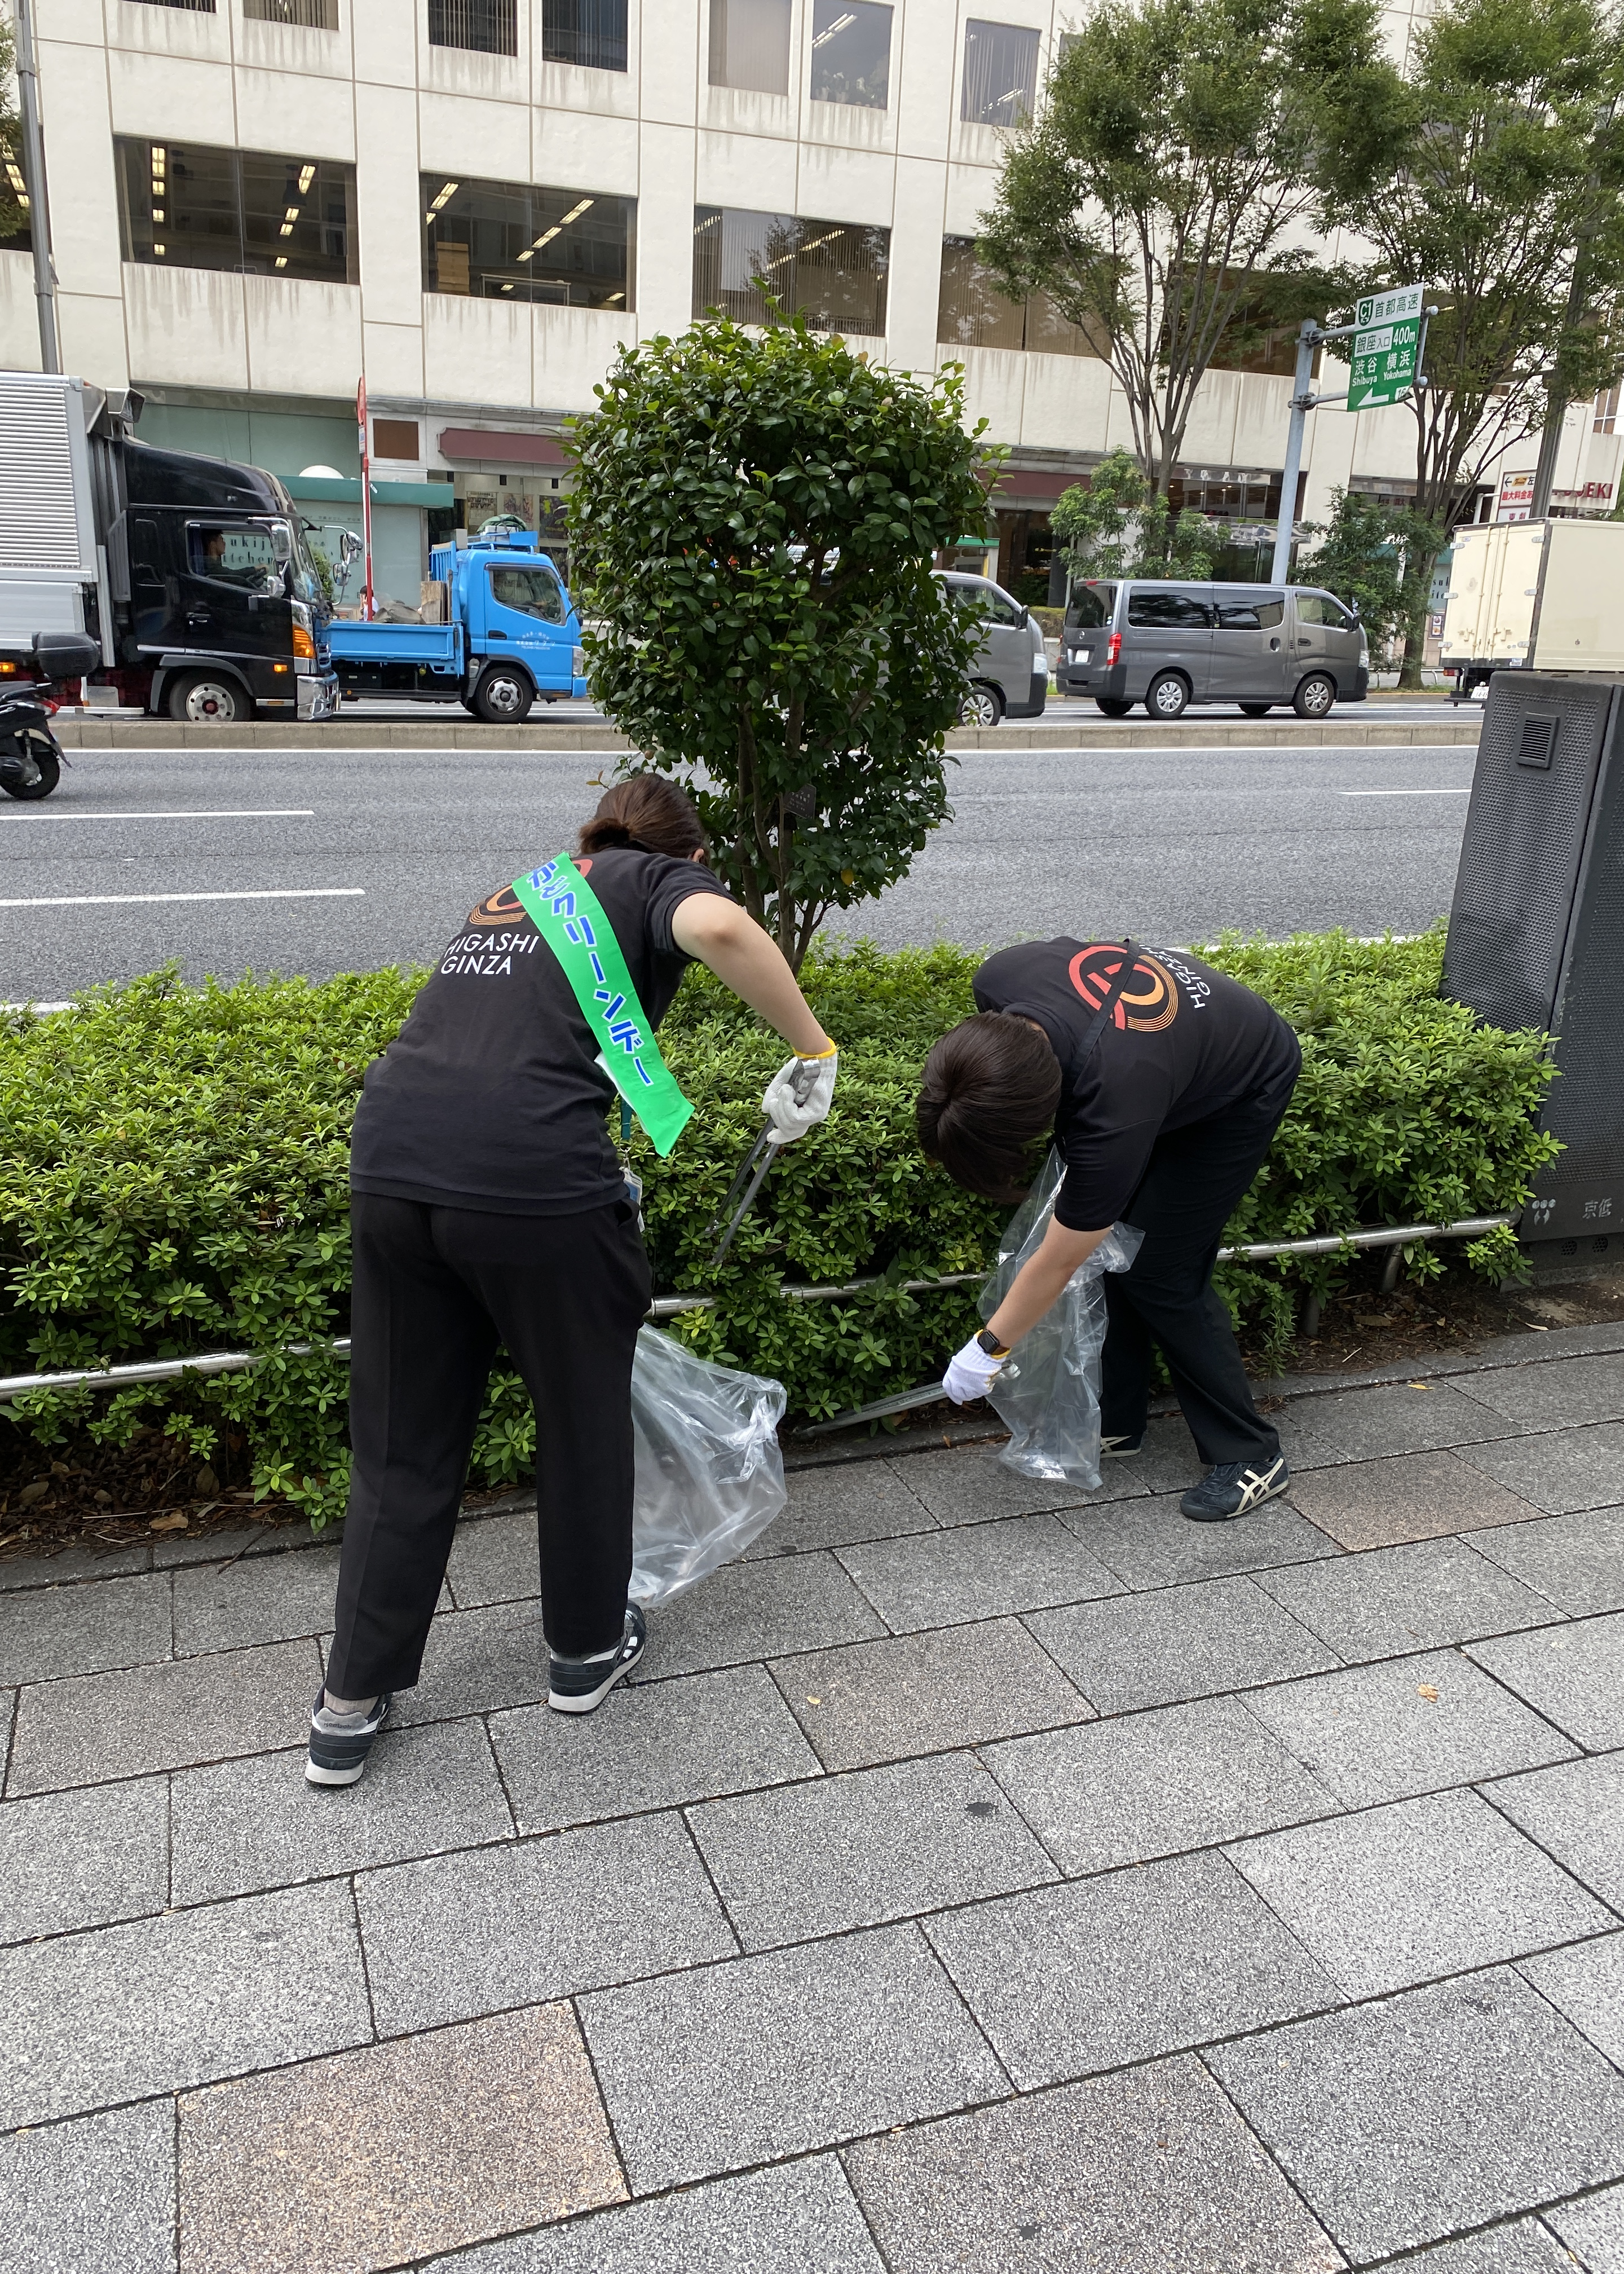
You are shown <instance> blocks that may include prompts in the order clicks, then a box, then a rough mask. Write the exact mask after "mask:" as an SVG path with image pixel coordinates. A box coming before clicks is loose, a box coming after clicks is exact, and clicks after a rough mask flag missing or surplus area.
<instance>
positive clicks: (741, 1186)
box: [705, 1058, 817, 1271]
mask: <svg viewBox="0 0 1624 2274" xmlns="http://www.w3.org/2000/svg"><path fill="white" fill-rule="evenodd" d="M816 1080H817V1060H816V1058H809V1059H807V1060H806V1061H804V1062H803V1063H802V1064H801V1065H799V1066H798V1067H797V1068H796V1069H795V1072H794V1073H793V1074H792V1075H791V1076H790V1078H789V1086H790V1093H791V1095H792V1096H793V1098H794V1101H795V1103H796V1104H797V1105H804V1104H805V1103H806V1102H807V1100H808V1097H809V1096H811V1095H812V1085H813V1083H814V1082H815V1081H816ZM793 1142H794V1140H793V1138H792V1137H786V1136H785V1135H784V1134H783V1133H782V1132H781V1131H780V1130H778V1128H776V1127H775V1126H773V1124H772V1123H771V1122H769V1123H768V1125H767V1126H766V1128H764V1129H763V1131H762V1133H761V1135H760V1136H759V1137H758V1138H757V1139H756V1142H755V1144H754V1145H752V1146H751V1148H750V1149H749V1152H748V1154H747V1155H746V1156H745V1159H744V1162H743V1164H742V1166H741V1169H740V1171H739V1173H738V1175H737V1176H736V1177H735V1178H733V1182H732V1184H731V1185H729V1186H728V1187H727V1196H726V1199H725V1200H724V1201H723V1202H722V1205H721V1207H720V1208H719V1209H718V1210H717V1212H716V1214H715V1215H714V1216H712V1217H711V1221H710V1223H709V1224H707V1225H706V1226H705V1230H706V1231H707V1232H712V1231H715V1230H716V1228H717V1226H718V1224H720V1223H721V1221H722V1219H723V1217H724V1216H727V1211H728V1209H733V1215H732V1216H730V1217H728V1223H727V1229H726V1231H725V1232H724V1233H723V1234H722V1238H721V1243H720V1245H719V1246H718V1248H717V1251H716V1254H714V1255H713V1256H712V1257H711V1269H712V1271H714V1270H715V1269H716V1267H717V1265H718V1263H719V1262H720V1261H721V1260H722V1258H723V1257H724V1256H725V1255H726V1253H727V1251H728V1249H729V1248H730V1247H731V1246H733V1234H734V1232H736V1231H738V1229H739V1227H740V1225H741V1224H742V1223H743V1222H744V1219H745V1218H746V1216H748V1214H749V1213H750V1209H751V1208H752V1206H753V1205H754V1203H755V1200H756V1193H758V1192H760V1190H761V1188H762V1186H763V1184H764V1183H765V1181H766V1177H767V1171H768V1170H769V1169H770V1168H771V1166H772V1163H773V1160H774V1158H775V1156H777V1154H778V1151H779V1150H780V1148H782V1147H784V1146H786V1145H791V1144H793ZM758 1164H759V1165H758ZM740 1193H743V1194H744V1197H743V1199H742V1200H740V1199H739V1195H740ZM734 1201H739V1205H738V1207H737V1208H733V1202H734Z"/></svg>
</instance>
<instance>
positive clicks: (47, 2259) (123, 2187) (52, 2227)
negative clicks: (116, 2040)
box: [0, 2100, 175, 2274]
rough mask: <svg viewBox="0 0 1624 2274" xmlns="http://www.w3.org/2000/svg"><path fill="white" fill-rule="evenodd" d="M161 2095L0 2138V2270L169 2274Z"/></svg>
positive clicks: (170, 2228) (167, 2107) (169, 2135)
mask: <svg viewBox="0 0 1624 2274" xmlns="http://www.w3.org/2000/svg"><path fill="white" fill-rule="evenodd" d="M174 2266H175V2110H174V2105H173V2104H172V2103H171V2102H169V2101H168V2100H163V2101H149V2102H148V2103H147V2105H146V2106H145V2107H144V2108H120V2109H117V2110H116V2111H114V2112H112V2113H111V2114H109V2115H105V2116H82V2117H80V2118H79V2119H78V2120H77V2121H75V2122H73V2123H71V2124H53V2125H50V2126H49V2127H47V2128H46V2129H45V2130H44V2131H39V2132H23V2133H17V2132H13V2133H11V2135H9V2136H8V2137H7V2138H5V2139H4V2140H0V2274H174Z"/></svg>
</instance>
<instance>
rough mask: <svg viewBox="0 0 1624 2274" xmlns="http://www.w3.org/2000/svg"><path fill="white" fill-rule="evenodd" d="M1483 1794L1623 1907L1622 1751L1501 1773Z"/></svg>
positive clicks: (1600, 1892) (1561, 1861)
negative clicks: (1527, 1771) (1529, 1770)
mask: <svg viewBox="0 0 1624 2274" xmlns="http://www.w3.org/2000/svg"><path fill="white" fill-rule="evenodd" d="M1484 1797H1485V1800H1488V1801H1491V1802H1492V1803H1493V1805H1494V1806H1495V1807H1496V1808H1498V1809H1499V1810H1500V1811H1501V1812H1502V1814H1504V1815H1507V1816H1508V1817H1509V1818H1511V1820H1512V1822H1513V1823H1514V1824H1518V1825H1521V1826H1522V1829H1523V1831H1524V1832H1526V1833H1527V1834H1529V1836H1530V1839H1534V1840H1537V1841H1538V1842H1539V1844H1540V1846H1541V1847H1542V1848H1544V1849H1547V1850H1548V1852H1549V1853H1550V1854H1551V1855H1553V1856H1555V1858H1556V1860H1557V1862H1558V1863H1559V1864H1562V1865H1564V1866H1565V1867H1566V1869H1567V1870H1568V1871H1571V1872H1572V1873H1573V1875H1574V1877H1575V1879H1582V1880H1583V1882H1584V1884H1585V1886H1587V1887H1590V1888H1591V1889H1593V1890H1594V1892H1595V1893H1596V1894H1598V1895H1599V1896H1600V1897H1601V1899H1602V1901H1604V1902H1605V1903H1610V1904H1611V1905H1612V1907H1613V1909H1614V1910H1615V1911H1620V1912H1624V1833H1621V1832H1620V1826H1624V1753H1605V1754H1602V1755H1600V1756H1598V1757H1597V1758H1592V1759H1590V1760H1582V1761H1564V1762H1561V1763H1560V1764H1559V1765H1558V1766H1556V1767H1555V1768H1549V1769H1536V1770H1534V1771H1533V1773H1531V1774H1530V1775H1528V1776H1514V1777H1501V1778H1500V1779H1499V1780H1498V1781H1496V1782H1495V1783H1493V1784H1491V1785H1486V1786H1485V1788H1484Z"/></svg>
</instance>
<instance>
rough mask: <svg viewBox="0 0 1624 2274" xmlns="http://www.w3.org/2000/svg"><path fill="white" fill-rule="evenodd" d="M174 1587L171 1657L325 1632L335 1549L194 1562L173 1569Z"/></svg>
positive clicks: (334, 1576) (334, 1590) (335, 1576)
mask: <svg viewBox="0 0 1624 2274" xmlns="http://www.w3.org/2000/svg"><path fill="white" fill-rule="evenodd" d="M174 1587H175V1654H176V1656H177V1658H192V1657H196V1656H197V1655H198V1654H199V1653H200V1652H203V1651H211V1650H241V1649H243V1648H244V1647H245V1646H246V1645H248V1644H251V1643H256V1642H289V1641H292V1640H293V1639H294V1638H295V1637H297V1636H298V1635H319V1634H330V1633H331V1631H332V1628H333V1604H334V1598H335V1594H336V1593H337V1589H338V1550H337V1548H336V1547H317V1548H312V1549H307V1550H305V1552H303V1553H301V1554H298V1555H244V1557H243V1558H242V1559H241V1561H240V1562H236V1563H196V1564H192V1566H190V1567H189V1568H188V1569H187V1570H184V1571H177V1573H176V1574H175V1578H174Z"/></svg>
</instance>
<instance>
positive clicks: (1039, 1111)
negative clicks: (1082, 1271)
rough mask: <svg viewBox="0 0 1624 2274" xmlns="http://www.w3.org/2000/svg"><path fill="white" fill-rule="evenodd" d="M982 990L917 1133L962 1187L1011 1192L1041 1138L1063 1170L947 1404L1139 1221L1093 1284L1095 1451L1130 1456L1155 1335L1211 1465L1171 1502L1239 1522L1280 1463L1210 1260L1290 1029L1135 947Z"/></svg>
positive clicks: (1171, 960) (1187, 965)
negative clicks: (1042, 1227)
mask: <svg viewBox="0 0 1624 2274" xmlns="http://www.w3.org/2000/svg"><path fill="white" fill-rule="evenodd" d="M974 993H975V1000H976V1003H977V1005H978V1006H979V1008H978V1013H977V1015H976V1016H975V1017H974V1018H973V1019H966V1020H964V1021H963V1022H962V1024H961V1025H959V1026H957V1027H955V1028H953V1029H952V1031H951V1034H947V1035H944V1036H943V1037H942V1039H941V1041H940V1042H939V1043H936V1047H935V1049H934V1050H932V1051H931V1053H930V1056H929V1058H928V1059H927V1060H926V1063H925V1074H924V1081H923V1085H922V1088H921V1092H920V1098H919V1108H918V1119H919V1133H920V1141H921V1144H922V1145H923V1146H924V1148H925V1150H926V1152H927V1153H929V1154H931V1155H932V1156H934V1157H935V1158H936V1159H937V1160H939V1161H940V1162H941V1163H943V1165H944V1167H945V1168H946V1169H947V1171H949V1173H950V1174H951V1176H952V1177H953V1178H955V1179H956V1180H957V1181H958V1182H959V1184H961V1185H964V1186H967V1187H968V1188H969V1190H970V1191H971V1192H974V1193H984V1194H985V1195H986V1197H987V1198H988V1199H989V1200H1006V1201H1012V1200H1015V1199H1018V1198H1019V1195H1020V1192H1021V1189H1022V1187H1023V1186H1024V1185H1025V1184H1026V1181H1027V1178H1028V1171H1029V1166H1030V1162H1031V1156H1032V1148H1033V1147H1034V1143H1035V1142H1036V1141H1038V1140H1039V1139H1040V1138H1041V1136H1042V1135H1043V1134H1044V1133H1046V1132H1047V1131H1048V1130H1049V1128H1050V1127H1051V1126H1052V1127H1053V1130H1054V1136H1055V1142H1056V1145H1057V1146H1058V1148H1059V1149H1060V1152H1061V1155H1062V1157H1063V1158H1064V1162H1065V1177H1064V1182H1063V1183H1062V1185H1061V1187H1060V1192H1059V1196H1058V1198H1057V1199H1056V1203H1055V1213H1054V1218H1053V1221H1052V1222H1051V1223H1050V1224H1049V1231H1048V1233H1047V1235H1046V1237H1045V1239H1044V1241H1043V1244H1042V1246H1041V1247H1040V1249H1039V1250H1038V1252H1037V1254H1035V1255H1034V1256H1032V1257H1031V1258H1030V1260H1029V1261H1027V1263H1026V1266H1025V1267H1024V1269H1022V1270H1021V1272H1020V1274H1019V1276H1018V1277H1017V1279H1016V1281H1015V1283H1014V1284H1013V1285H1012V1286H1011V1289H1010V1291H1009V1293H1008V1294H1007V1295H1006V1296H1005V1297H1004V1301H1003V1302H1002V1304H1000V1306H999V1307H998V1309H997V1310H996V1312H995V1313H994V1314H993V1316H992V1318H991V1319H990V1320H989V1322H988V1325H987V1326H986V1327H985V1328H984V1329H982V1331H981V1333H980V1334H979V1335H977V1336H974V1337H973V1338H972V1339H971V1340H970V1341H969V1342H968V1343H966V1344H965V1347H964V1349H963V1350H961V1351H960V1352H959V1353H958V1355H957V1356H956V1357H955V1359H953V1362H952V1365H951V1367H949V1369H948V1374H947V1392H948V1396H949V1397H951V1398H954V1399H955V1400H956V1401H957V1402H958V1403H959V1404H963V1403H965V1401H966V1399H968V1398H971V1397H980V1396H981V1394H982V1392H983V1391H984V1390H985V1389H986V1387H987V1385H988V1383H989V1382H990V1381H991V1379H992V1377H993V1375H994V1374H996V1372H997V1370H998V1367H1000V1366H1001V1365H1002V1364H1003V1362H1004V1359H1005V1358H1006V1357H1007V1356H1008V1354H1009V1350H1010V1347H1011V1345H1012V1344H1015V1343H1017V1342H1019V1340H1020V1338H1021V1337H1022V1336H1023V1335H1024V1334H1026V1333H1027V1332H1028V1331H1029V1330H1030V1329H1032V1328H1033V1327H1034V1326H1035V1325H1036V1323H1037V1321H1039V1320H1040V1319H1041V1317H1042V1316H1043V1314H1044V1313H1045V1312H1046V1311H1047V1310H1048V1309H1049V1306H1050V1305H1051V1304H1052V1303H1053V1302H1054V1301H1055V1300H1056V1297H1057V1296H1058V1295H1059V1294H1060V1292H1061V1291H1062V1289H1063V1288H1064V1286H1065V1284H1066V1282H1067V1281H1068V1280H1069V1279H1070V1277H1071V1274H1072V1272H1073V1271H1075V1270H1076V1269H1077V1268H1078V1266H1079V1264H1080V1263H1081V1262H1083V1261H1084V1260H1085V1259H1086V1257H1087V1256H1089V1255H1090V1254H1093V1252H1094V1249H1095V1248H1096V1247H1097V1246H1099V1244H1100V1242H1101V1240H1102V1239H1104V1238H1105V1236H1106V1234H1107V1232H1109V1230H1110V1228H1111V1226H1112V1224H1116V1223H1117V1222H1122V1223H1124V1224H1132V1225H1135V1226H1137V1227H1138V1229H1139V1231H1142V1232H1143V1233H1144V1235H1145V1237H1144V1240H1143V1242H1142V1244H1141V1246H1140V1247H1139V1254H1137V1256H1136V1257H1135V1258H1134V1261H1133V1264H1132V1268H1131V1269H1129V1270H1127V1271H1125V1272H1120V1273H1111V1274H1110V1275H1109V1276H1107V1278H1106V1281H1105V1297H1106V1306H1107V1315H1108V1318H1109V1327H1108V1329H1107V1333H1106V1338H1105V1348H1104V1351H1103V1352H1102V1353H1101V1393H1100V1404H1101V1412H1100V1419H1101V1449H1102V1450H1103V1451H1104V1452H1105V1453H1106V1454H1108V1455H1109V1456H1111V1457H1115V1458H1117V1459H1122V1458H1125V1457H1129V1456H1131V1455H1132V1454H1135V1453H1137V1452H1138V1451H1139V1449H1140V1447H1141V1445H1142V1444H1143V1442H1144V1436H1145V1424H1146V1419H1147V1412H1148V1409H1149V1398H1150V1359H1151V1346H1152V1344H1153V1343H1154V1344H1160V1345H1161V1348H1162V1355H1163V1357H1164V1358H1165V1359H1166V1360H1167V1364H1168V1371H1169V1374H1171V1376H1172V1380H1173V1388H1174V1391H1175V1393H1176V1395H1177V1398H1178V1402H1179V1405H1180V1407H1181V1408H1182V1410H1183V1412H1184V1419H1185V1420H1186V1421H1187V1422H1188V1423H1189V1425H1190V1431H1191V1434H1192V1436H1193V1437H1194V1439H1195V1442H1196V1449H1197V1451H1198V1452H1199V1455H1200V1457H1201V1459H1202V1461H1203V1463H1204V1464H1206V1465H1207V1475H1206V1476H1205V1477H1203V1479H1202V1480H1201V1481H1200V1482H1199V1484H1197V1485H1195V1486H1193V1487H1192V1488H1191V1490H1190V1491H1189V1492H1187V1493H1186V1494H1185V1495H1184V1500H1183V1502H1182V1503H1181V1505H1182V1507H1183V1510H1184V1514H1185V1515H1186V1516H1188V1517H1195V1518H1196V1519H1198V1520H1199V1521H1201V1522H1206V1523H1213V1522H1217V1521H1222V1520H1223V1519H1225V1518H1227V1517H1237V1516H1241V1515H1244V1513H1245V1511H1246V1510H1248V1509H1249V1508H1255V1507H1256V1506H1257V1505H1258V1503H1259V1502H1260V1501H1265V1500H1269V1499H1272V1498H1273V1497H1274V1495H1275V1494H1276V1493H1279V1492H1283V1491H1284V1490H1285V1487H1286V1483H1287V1480H1288V1471H1287V1468H1286V1463H1285V1460H1284V1457H1282V1453H1281V1449H1280V1439H1279V1436H1278V1434H1276V1432H1275V1431H1274V1429H1272V1428H1271V1427H1269V1425H1268V1424H1267V1422H1266V1421H1265V1420H1264V1419H1262V1417H1261V1416H1260V1415H1259V1412H1258V1410H1257V1407H1256V1406H1255V1404H1253V1403H1252V1392H1251V1390H1250V1389H1249V1388H1248V1387H1247V1382H1246V1374H1245V1370H1244V1367H1243V1366H1242V1364H1241V1357H1240V1352H1239V1351H1238V1349H1237V1347H1236V1341H1235V1331H1234V1329H1233V1327H1232V1326H1231V1325H1230V1323H1229V1311H1228V1309H1227V1308H1226V1306H1225V1305H1224V1302H1223V1300H1222V1297H1221V1296H1220V1295H1219V1294H1218V1292H1217V1291H1216V1290H1215V1289H1214V1285H1213V1267H1214V1262H1215V1261H1216V1260H1217V1254H1218V1243H1219V1240H1220V1239H1221V1238H1222V1232H1223V1228H1224V1225H1225V1224H1226V1223H1227V1222H1228V1220H1229V1216H1230V1213H1231V1212H1232V1210H1233V1209H1235V1207H1236V1205H1237V1202H1238V1201H1240V1199H1241V1198H1242V1196H1243V1195H1244V1193H1245V1192H1246V1190H1247V1188H1248V1187H1249V1186H1250V1185H1251V1183H1252V1178H1254V1177H1255V1176H1256V1174H1257V1172H1258V1171H1259V1168H1260V1167H1261V1166H1262V1163H1263V1161H1264V1158H1265V1156H1266V1155H1267V1152H1268V1148H1269V1145H1270V1143H1271V1141H1272V1140H1273V1138H1274V1132H1275V1130H1276V1129H1277V1128H1278V1127H1279V1126H1280V1121H1281V1118H1282V1115H1283V1114H1284V1112H1285V1110H1286V1107H1287V1105H1288V1103H1289V1101H1290V1097H1291V1091H1292V1088H1293V1086H1294V1085H1295V1083H1296V1081H1297V1074H1298V1072H1299V1071H1300V1069H1301V1066H1302V1052H1301V1050H1299V1048H1298V1046H1297V1036H1296V1035H1294V1034H1293V1033H1292V1031H1291V1029H1290V1028H1289V1026H1287V1024H1286V1022H1285V1020H1283V1019H1282V1018H1281V1017H1280V1015H1279V1014H1278V1013H1277V1012H1275V1011H1274V1010H1272V1009H1271V1008H1270V1006H1269V1005H1267V1003H1266V1002H1264V1000H1263V999H1262V998H1261V997H1260V996H1258V995H1254V994H1253V993H1252V990H1250V988H1246V987H1243V986H1242V985H1241V984H1240V983H1239V982H1238V981H1237V980H1234V979H1230V978H1227V977H1226V976H1225V975H1224V974H1223V973H1222V972H1219V971H1214V970H1213V969H1212V968H1211V967H1210V966H1209V965H1207V964H1205V963H1202V962H1200V961H1199V960H1198V959H1197V958H1196V957H1195V956H1193V955H1190V954H1187V953H1183V952H1182V951H1181V952H1179V953H1170V952H1169V951H1168V950H1166V949H1162V948H1158V949H1156V950H1155V951H1154V953H1152V952H1151V951H1149V950H1147V949H1144V948H1140V947H1137V946H1136V945H1134V944H1133V943H1132V942H1128V943H1124V942H1121V941H1113V940H1077V939H1048V940H1034V941H1031V942H1028V943H1026V944H1024V945H1020V946H1019V947H1006V948H1004V949H1003V950H1002V951H1001V952H1000V953H998V954H996V955H994V956H991V957H989V960H987V961H986V962H985V963H984V964H982V966H981V969H980V970H979V971H978V972H977V973H976V975H975V982H974Z"/></svg>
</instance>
